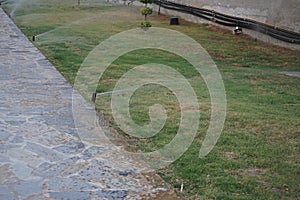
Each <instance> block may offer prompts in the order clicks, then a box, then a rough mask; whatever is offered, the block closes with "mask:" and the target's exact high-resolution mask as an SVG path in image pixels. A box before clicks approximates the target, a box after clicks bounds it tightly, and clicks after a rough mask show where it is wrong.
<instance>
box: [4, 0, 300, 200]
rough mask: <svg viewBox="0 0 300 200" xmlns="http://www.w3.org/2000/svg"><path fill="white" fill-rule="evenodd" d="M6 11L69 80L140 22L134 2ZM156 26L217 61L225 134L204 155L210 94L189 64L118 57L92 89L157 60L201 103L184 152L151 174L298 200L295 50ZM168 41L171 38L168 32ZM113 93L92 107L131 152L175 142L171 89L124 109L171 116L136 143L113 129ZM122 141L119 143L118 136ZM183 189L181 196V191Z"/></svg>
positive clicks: (185, 25)
mask: <svg viewBox="0 0 300 200" xmlns="http://www.w3.org/2000/svg"><path fill="white" fill-rule="evenodd" d="M3 7H4V8H5V10H6V12H7V13H12V18H13V19H14V20H15V22H16V23H17V25H18V26H19V27H20V28H21V30H22V31H23V32H24V33H25V34H26V36H27V37H28V38H29V39H30V40H31V38H32V36H33V35H35V36H37V39H36V41H35V42H34V45H36V46H37V47H38V48H39V49H40V50H41V51H42V52H43V54H44V55H46V57H47V58H48V59H49V60H50V61H51V62H52V63H53V64H54V65H55V67H56V68H57V69H58V70H59V71H60V73H61V74H62V75H63V76H64V77H65V78H66V79H67V80H68V81H69V82H70V83H71V84H73V83H74V80H75V77H76V73H77V71H78V69H79V67H80V65H81V63H82V62H83V60H84V59H85V57H86V56H87V55H88V53H89V52H90V51H91V50H92V49H93V48H94V47H96V46H97V45H98V44H99V43H100V42H101V41H104V40H105V39H107V38H109V37H110V36H112V35H114V34H116V33H119V32H122V31H125V30H129V29H132V28H137V27H138V26H139V24H140V22H141V21H142V16H141V15H140V12H139V8H137V7H133V6H121V5H115V4H109V3H106V2H104V1H96V0H94V1H83V0H82V1H81V5H80V6H78V5H77V1H73V0H65V1H59V0H54V1H48V0H29V1H27V0H23V1H22V0H20V1H12V0H8V1H6V2H5V3H4V4H3ZM150 20H151V22H152V24H153V26H157V27H164V28H172V29H174V30H177V31H180V32H182V33H185V34H187V35H189V36H190V37H192V38H194V39H195V40H196V41H198V42H199V43H200V44H201V45H202V46H203V47H204V48H205V49H206V50H207V51H208V53H209V54H210V55H211V57H212V58H213V59H214V61H215V63H216V64H217V66H218V68H219V70H220V72H221V74H222V77H223V80H224V84H225V88H226V95H227V101H228V107H227V110H228V111H227V120H226V123H225V127H224V131H223V133H222V135H221V137H220V139H219V141H218V143H217V145H216V147H215V148H214V149H213V151H212V152H211V153H210V154H209V155H208V156H207V157H205V158H204V159H200V158H199V157H198V154H199V149H200V147H201V144H202V142H203V139H204V137H205V133H206V130H207V128H208V124H209V122H210V112H211V110H210V97H209V93H208V91H207V88H206V85H205V83H204V81H203V80H202V78H201V76H200V75H199V74H198V73H197V72H196V71H195V70H193V68H192V67H190V66H189V64H188V63H187V62H186V60H184V59H182V58H180V57H179V56H176V55H174V54H171V53H169V52H164V51H160V50H149V49H148V50H141V51H134V52H130V53H128V54H126V55H123V56H121V57H120V58H119V59H117V60H116V61H115V62H114V63H113V64H112V65H111V66H110V67H109V69H108V70H107V71H106V72H105V74H104V75H103V77H102V79H101V80H100V82H99V87H98V89H97V90H98V92H109V91H111V90H112V89H113V87H114V85H115V84H116V82H117V80H118V79H119V78H120V77H121V76H122V74H124V73H126V72H127V71H128V70H130V69H132V68H133V67H135V66H137V65H140V64H143V63H157V62H159V63H162V64H165V65H168V66H171V67H173V68H174V69H176V70H177V71H179V72H180V73H181V74H183V75H184V76H185V77H186V78H187V79H188V81H189V82H190V84H191V85H192V86H193V87H194V90H195V92H196V94H197V97H198V100H199V102H200V112H201V119H200V127H199V131H198V135H197V137H196V139H195V141H194V142H193V144H192V146H191V147H190V148H189V150H188V151H187V152H186V153H185V154H184V155H183V156H182V157H181V158H180V159H179V160H177V161H176V162H175V163H173V164H172V165H170V166H169V167H167V168H165V169H162V170H160V171H158V173H159V174H160V175H161V176H162V177H163V178H164V179H165V180H166V181H167V182H169V183H170V184H172V186H173V187H174V188H175V190H177V191H178V193H179V195H180V196H182V197H183V198H184V199H197V198H201V199H215V198H216V199H282V198H286V199H297V198H299V194H300V189H299V188H300V179H299V175H300V167H299V166H300V132H299V130H300V92H299V91H300V79H299V78H295V77H287V76H284V75H282V74H280V72H281V71H298V72H299V71H300V57H299V51H292V50H288V49H284V48H280V47H276V46H272V45H269V44H265V43H260V42H255V41H254V40H252V39H251V38H249V37H247V36H243V35H242V36H234V35H232V34H231V33H230V31H227V30H221V29H219V28H217V27H214V26H212V25H197V24H192V23H189V22H186V21H182V20H181V21H180V22H181V25H180V26H169V17H166V16H163V15H160V16H159V15H157V14H156V13H155V14H153V15H152V16H151V17H150ZM170 37H171V36H170ZM110 100H111V96H110V95H103V96H101V97H100V98H97V102H96V105H97V109H98V110H99V112H101V113H103V114H104V116H105V117H106V118H107V119H109V120H110V124H111V126H112V127H113V128H114V129H115V130H117V131H118V134H119V137H120V138H121V140H124V141H125V143H126V146H127V149H128V150H130V151H144V152H148V151H153V150H155V149H158V148H161V147H162V146H164V145H165V144H167V143H168V142H169V141H170V140H172V138H173V136H174V133H175V132H176V130H177V128H178V123H179V121H180V113H179V110H178V107H179V106H178V102H177V100H176V98H175V96H174V94H172V92H170V91H169V90H167V89H166V88H160V87H157V86H154V85H149V86H147V87H145V88H143V89H141V90H138V91H136V93H135V94H134V95H133V97H132V99H131V102H130V109H131V110H130V112H131V116H132V118H133V120H134V121H136V123H138V124H147V123H148V122H149V115H148V108H149V106H151V105H153V104H155V103H160V104H162V105H164V107H165V109H166V111H167V114H168V119H167V122H166V124H165V127H164V129H163V130H162V131H161V132H160V133H159V134H158V135H156V136H155V137H152V138H149V139H135V138H131V137H129V136H127V135H126V134H124V133H122V131H121V130H119V129H118V126H116V124H115V123H114V120H113V119H112V116H111V109H110ZM123 143H124V142H123ZM181 184H183V185H184V190H183V192H182V193H180V192H179V190H180V188H181Z"/></svg>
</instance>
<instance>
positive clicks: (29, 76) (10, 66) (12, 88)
mask: <svg viewBox="0 0 300 200" xmlns="http://www.w3.org/2000/svg"><path fill="white" fill-rule="evenodd" d="M0 88H1V89H0V199H1V200H2V199H3V200H4V199H5V200H13V199H30V200H34V199H39V200H40V199H72V200H76V199H80V200H82V199H174V198H176V197H175V195H174V192H172V191H171V190H169V189H168V186H167V185H166V184H165V183H163V182H161V180H160V178H159V177H157V176H155V175H154V174H152V175H146V174H142V173H139V172H136V171H135V170H134V169H132V168H130V163H128V165H124V166H127V167H124V168H123V169H121V170H120V167H118V168H116V167H115V166H114V165H113V164H111V163H106V162H105V160H100V159H97V157H96V156H95V155H96V154H101V153H102V152H105V151H106V150H107V149H109V147H106V146H103V147H102V146H99V145H98V146H93V145H86V144H85V143H84V142H83V141H81V140H80V139H79V137H78V134H77V132H76V128H75V125H74V121H73V115H72V92H73V89H72V87H71V86H70V84H69V83H68V82H67V81H66V80H65V79H64V78H63V77H62V76H61V74H60V73H59V72H57V71H56V69H55V67H54V66H53V65H52V64H51V63H50V62H49V61H48V60H47V59H46V58H45V57H44V56H43V55H42V54H41V53H40V52H39V50H38V49H37V48H35V47H34V46H33V44H32V43H31V42H30V41H29V40H28V39H27V38H26V37H25V36H24V35H23V34H22V33H21V32H20V30H19V29H18V28H17V27H16V26H15V25H14V23H13V22H12V20H11V19H10V18H9V17H8V16H7V15H6V14H5V13H4V12H3V10H2V9H1V8H0ZM122 162H126V160H123V161H122ZM156 180H159V181H156Z"/></svg>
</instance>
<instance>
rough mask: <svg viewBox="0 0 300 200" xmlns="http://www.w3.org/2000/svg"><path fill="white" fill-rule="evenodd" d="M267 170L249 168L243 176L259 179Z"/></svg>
mask: <svg viewBox="0 0 300 200" xmlns="http://www.w3.org/2000/svg"><path fill="white" fill-rule="evenodd" d="M266 171H267V170H265V169H262V168H249V169H246V170H245V171H244V174H246V175H249V176H255V177H260V176H261V175H263V174H264V173H266Z"/></svg>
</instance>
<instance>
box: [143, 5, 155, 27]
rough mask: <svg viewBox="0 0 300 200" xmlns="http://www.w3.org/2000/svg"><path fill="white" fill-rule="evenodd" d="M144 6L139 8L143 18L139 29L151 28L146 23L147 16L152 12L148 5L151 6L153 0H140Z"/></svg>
mask: <svg viewBox="0 0 300 200" xmlns="http://www.w3.org/2000/svg"><path fill="white" fill-rule="evenodd" d="M140 2H141V3H143V4H144V5H145V6H144V7H143V8H141V14H142V15H144V16H145V19H144V21H143V22H142V23H141V27H142V28H144V27H151V26H152V25H151V23H150V22H149V21H148V15H151V14H152V12H153V10H152V9H151V8H149V7H148V4H152V3H153V0H140Z"/></svg>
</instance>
